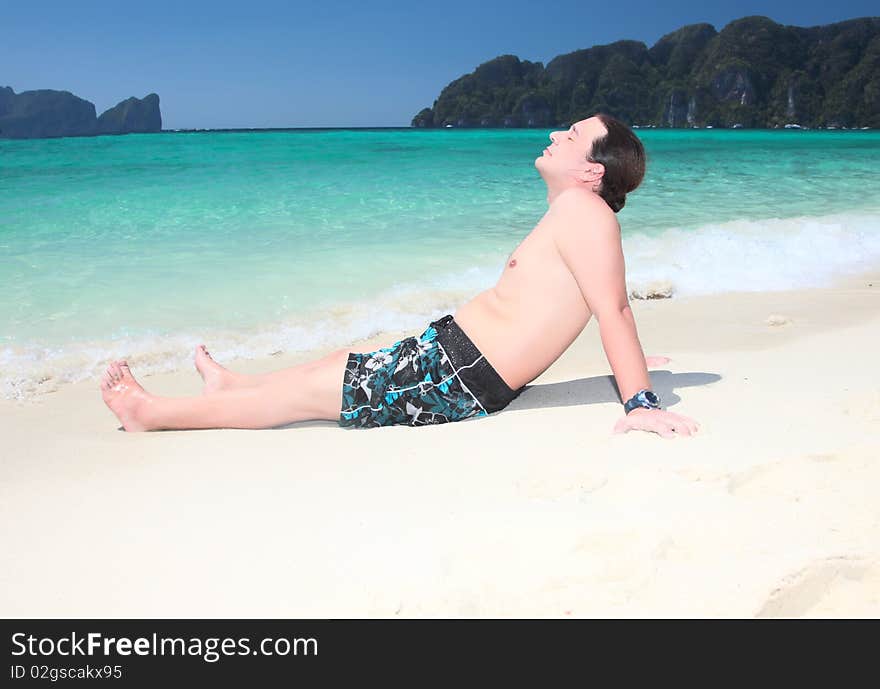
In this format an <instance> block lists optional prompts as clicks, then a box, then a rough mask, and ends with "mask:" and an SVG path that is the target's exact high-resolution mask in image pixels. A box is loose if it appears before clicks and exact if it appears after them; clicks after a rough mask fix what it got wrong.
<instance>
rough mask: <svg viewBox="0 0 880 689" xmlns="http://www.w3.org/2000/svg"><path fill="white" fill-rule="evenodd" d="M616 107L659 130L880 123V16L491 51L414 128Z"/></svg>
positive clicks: (544, 119) (550, 117)
mask: <svg viewBox="0 0 880 689" xmlns="http://www.w3.org/2000/svg"><path fill="white" fill-rule="evenodd" d="M596 112H606V113H609V114H611V115H614V116H616V117H619V118H620V119H622V120H623V121H625V122H628V123H630V124H638V125H641V126H657V127H703V126H707V125H711V126H714V127H732V126H734V125H742V126H744V127H775V126H783V125H785V124H789V123H792V124H795V123H796V124H799V125H801V126H804V127H880V18H878V17H866V18H862V19H851V20H848V21H845V22H839V23H837V24H829V25H826V26H815V27H810V28H802V27H797V26H783V25H781V24H777V23H776V22H774V21H773V20H771V19H768V18H767V17H745V18H743V19H737V20H736V21H733V22H731V23H730V24H728V25H727V26H725V27H724V28H723V29H722V30H721V31H720V32H718V31H716V30H715V28H714V27H712V26H711V25H709V24H693V25H690V26H685V27H682V28H680V29H678V30H677V31H674V32H672V33H670V34H667V35H666V36H663V38H661V39H660V40H659V41H657V43H656V44H655V45H654V46H653V47H651V48H650V49H649V48H648V47H647V46H646V45H645V44H644V43H641V42H639V41H617V42H616V43H612V44H610V45H598V46H593V47H592V48H586V49H584V50H577V51H575V52H573V53H568V54H566V55H559V56H558V57H555V58H553V59H552V60H551V61H550V62H549V63H548V64H547V66H546V67H544V65H542V64H541V63H540V62H529V61H527V60H523V61H521V60H520V59H519V58H518V57H516V56H515V55H502V56H500V57H497V58H495V59H494V60H490V61H489V62H486V63H484V64H482V65H480V66H479V67H477V69H476V70H474V72H473V73H471V74H466V75H464V76H462V77H460V78H458V79H456V80H455V81H453V82H452V83H450V84H449V85H448V86H447V87H446V88H444V89H443V91H442V92H441V93H440V96H439V97H438V98H437V100H435V101H434V104H433V106H432V107H430V108H424V109H423V110H421V111H420V112H419V113H418V114H417V115H416V116H415V117H414V118H413V120H412V126H414V127H446V126H450V125H451V126H454V127H553V126H557V125H563V126H567V124H568V123H571V122H575V121H577V120H580V119H583V118H585V117H589V116H590V115H592V114H593V113H596Z"/></svg>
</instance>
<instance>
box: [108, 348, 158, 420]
mask: <svg viewBox="0 0 880 689" xmlns="http://www.w3.org/2000/svg"><path fill="white" fill-rule="evenodd" d="M101 395H102V396H103V397H104V403H105V404H106V405H107V406H108V407H110V411H112V412H113V413H114V414H116V416H117V417H118V418H119V420H120V421H121V422H122V427H123V428H124V429H125V430H126V431H148V430H150V428H149V427H148V426H147V423H146V422H145V419H144V412H145V410H146V407H147V405H149V404H150V401H151V399H152V395H150V394H149V393H148V392H147V391H146V390H144V389H143V388H142V387H141V385H140V383H138V382H137V381H136V380H135V379H134V376H133V375H131V371H130V370H129V368H128V364H127V363H126V362H125V361H112V362H110V365H109V366H108V367H107V370H106V371H105V372H104V376H103V377H102V379H101Z"/></svg>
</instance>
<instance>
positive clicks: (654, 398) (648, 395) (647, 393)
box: [645, 390, 660, 404]
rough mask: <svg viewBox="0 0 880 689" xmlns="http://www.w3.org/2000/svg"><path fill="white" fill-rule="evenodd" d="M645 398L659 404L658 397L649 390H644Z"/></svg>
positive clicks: (651, 402)
mask: <svg viewBox="0 0 880 689" xmlns="http://www.w3.org/2000/svg"><path fill="white" fill-rule="evenodd" d="M645 399H646V400H648V402H649V403H650V404H660V398H659V397H657V395H655V394H654V393H653V392H651V391H650V390H645Z"/></svg>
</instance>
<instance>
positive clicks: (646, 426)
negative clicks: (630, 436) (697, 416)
mask: <svg viewBox="0 0 880 689" xmlns="http://www.w3.org/2000/svg"><path fill="white" fill-rule="evenodd" d="M699 428H700V426H699V425H698V424H697V422H696V421H694V420H693V419H689V418H688V417H686V416H680V415H679V414H673V413H672V412H671V411H664V410H663V409H645V408H644V407H639V408H637V409H633V410H632V411H631V412H630V413H629V414H627V415H626V416H624V417H623V418H622V419H621V420H620V421H618V422H617V423H616V424H615V425H614V432H615V433H627V432H629V431H651V432H652V433H657V434H658V435H662V436H663V437H664V438H674V437H675V434H676V433H678V434H679V435H693V434H694V433H696V432H697V431H698V430H699Z"/></svg>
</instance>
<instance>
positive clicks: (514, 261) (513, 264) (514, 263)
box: [507, 259, 516, 268]
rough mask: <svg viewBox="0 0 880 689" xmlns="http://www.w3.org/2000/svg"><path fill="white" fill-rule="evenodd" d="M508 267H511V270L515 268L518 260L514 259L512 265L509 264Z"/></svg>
mask: <svg viewBox="0 0 880 689" xmlns="http://www.w3.org/2000/svg"><path fill="white" fill-rule="evenodd" d="M507 265H509V266H510V267H511V268H513V267H514V266H515V265H516V259H513V260H512V261H511V262H510V263H508V264H507Z"/></svg>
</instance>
